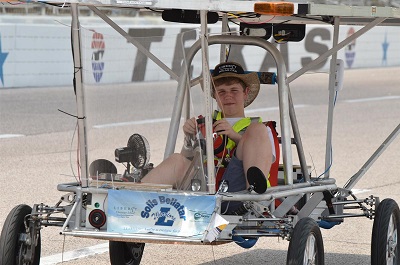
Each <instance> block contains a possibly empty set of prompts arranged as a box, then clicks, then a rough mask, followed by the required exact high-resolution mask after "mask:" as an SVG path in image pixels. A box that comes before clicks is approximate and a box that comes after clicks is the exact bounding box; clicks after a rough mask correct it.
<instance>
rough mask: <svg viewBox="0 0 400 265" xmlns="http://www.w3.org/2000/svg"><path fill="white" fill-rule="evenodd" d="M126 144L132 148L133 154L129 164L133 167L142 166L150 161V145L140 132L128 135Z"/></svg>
mask: <svg viewBox="0 0 400 265" xmlns="http://www.w3.org/2000/svg"><path fill="white" fill-rule="evenodd" d="M127 146H128V147H129V148H132V150H133V154H132V157H131V161H130V162H131V164H132V166H134V167H135V168H143V167H144V166H146V165H147V164H148V163H149V161H150V147H149V142H148V141H147V139H146V138H145V137H144V136H142V135H140V134H137V133H135V134H133V135H132V136H131V137H129V140H128V144H127Z"/></svg>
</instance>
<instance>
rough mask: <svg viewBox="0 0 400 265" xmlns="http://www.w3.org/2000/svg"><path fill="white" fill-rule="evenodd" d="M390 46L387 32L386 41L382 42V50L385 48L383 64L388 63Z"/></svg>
mask: <svg viewBox="0 0 400 265" xmlns="http://www.w3.org/2000/svg"><path fill="white" fill-rule="evenodd" d="M388 48H389V42H387V33H385V41H384V42H383V43H382V50H383V57H382V65H387V50H388Z"/></svg>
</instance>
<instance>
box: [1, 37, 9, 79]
mask: <svg viewBox="0 0 400 265" xmlns="http://www.w3.org/2000/svg"><path fill="white" fill-rule="evenodd" d="M7 56H8V52H2V50H1V35H0V80H1V82H2V83H3V86H4V75H3V65H4V62H5V61H6V58H7Z"/></svg>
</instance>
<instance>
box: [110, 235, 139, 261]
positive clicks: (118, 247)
mask: <svg viewBox="0 0 400 265" xmlns="http://www.w3.org/2000/svg"><path fill="white" fill-rule="evenodd" d="M144 246H145V244H144V243H130V242H129V243H128V242H119V241H110V243H109V248H110V262H111V265H139V264H140V261H141V260H142V256H143V251H144Z"/></svg>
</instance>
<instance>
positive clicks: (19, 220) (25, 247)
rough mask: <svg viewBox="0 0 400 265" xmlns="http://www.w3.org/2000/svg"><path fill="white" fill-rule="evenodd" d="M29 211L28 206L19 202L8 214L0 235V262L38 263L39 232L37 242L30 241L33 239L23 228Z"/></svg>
mask: <svg viewBox="0 0 400 265" xmlns="http://www.w3.org/2000/svg"><path fill="white" fill-rule="evenodd" d="M31 212H32V208H31V207H30V206H28V205H24V204H21V205H18V206H16V207H15V208H14V209H12V210H11V212H10V213H9V214H8V216H7V219H6V221H5V222H4V226H3V230H2V232H1V236H0V264H2V265H14V264H15V265H39V263H40V251H41V242H40V234H39V235H38V240H37V242H32V241H34V240H33V239H32V237H31V236H30V234H29V233H27V231H26V228H25V217H26V216H27V215H29V214H31ZM30 253H32V254H31V255H29V254H30Z"/></svg>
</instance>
